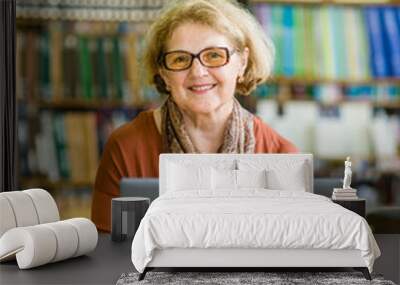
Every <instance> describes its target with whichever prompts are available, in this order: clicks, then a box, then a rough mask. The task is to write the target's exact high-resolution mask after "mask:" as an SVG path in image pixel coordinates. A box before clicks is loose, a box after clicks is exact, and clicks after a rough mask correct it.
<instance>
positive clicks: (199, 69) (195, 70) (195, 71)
mask: <svg viewBox="0 0 400 285" xmlns="http://www.w3.org/2000/svg"><path fill="white" fill-rule="evenodd" d="M207 73H208V69H207V67H205V66H204V65H202V64H201V62H200V60H199V59H198V58H195V59H193V62H192V66H191V67H190V74H191V75H193V76H203V75H205V74H207Z"/></svg>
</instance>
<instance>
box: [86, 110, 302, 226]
mask: <svg viewBox="0 0 400 285" xmlns="http://www.w3.org/2000/svg"><path fill="white" fill-rule="evenodd" d="M254 134H255V139H256V146H255V152H256V153H293V152H297V149H296V147H295V146H294V145H293V144H292V143H290V142H289V141H288V140H286V139H285V138H283V137H281V136H280V135H279V134H278V133H277V132H275V131H274V130H273V129H272V128H270V127H269V126H268V125H266V124H265V123H264V122H262V121H261V119H260V118H259V117H255V119H254ZM161 152H162V141H161V135H160V133H159V131H158V129H157V126H156V123H155V120H154V116H153V111H152V110H150V111H144V112H142V113H140V114H139V115H138V116H137V117H136V118H135V119H134V120H132V121H131V122H129V123H127V124H125V125H123V126H121V127H120V128H118V129H116V130H115V131H114V132H113V133H112V134H111V136H110V138H109V139H108V141H107V144H106V146H105V149H104V152H103V155H102V158H101V161H100V165H99V168H98V170H97V175H96V181H95V185H94V193H93V200H92V220H93V222H94V223H95V224H96V226H97V228H98V229H99V230H102V231H110V230H111V198H114V197H118V196H119V182H120V179H121V178H122V177H158V156H159V154H160V153H161Z"/></svg>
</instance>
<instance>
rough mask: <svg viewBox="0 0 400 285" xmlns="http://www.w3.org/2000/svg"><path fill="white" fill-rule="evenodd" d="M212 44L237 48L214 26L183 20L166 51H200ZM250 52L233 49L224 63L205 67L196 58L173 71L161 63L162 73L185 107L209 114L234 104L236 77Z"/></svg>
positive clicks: (181, 106) (177, 99) (231, 48)
mask: <svg viewBox="0 0 400 285" xmlns="http://www.w3.org/2000/svg"><path fill="white" fill-rule="evenodd" d="M210 47H226V48H228V50H229V51H233V50H235V46H234V45H233V43H232V42H231V41H229V40H228V38H227V37H226V36H224V35H223V34H221V33H219V32H217V31H215V30H214V29H212V28H210V27H208V26H205V25H201V24H196V23H184V24H182V25H180V26H178V27H177V28H176V29H175V30H174V32H173V33H172V35H171V38H170V39H169V41H168V42H167V45H166V50H165V51H166V52H171V51H177V50H180V51H187V52H189V53H192V54H198V53H199V52H200V51H202V50H204V49H206V48H210ZM247 56H248V51H247V49H246V50H245V51H244V52H242V53H239V52H234V53H233V54H232V55H231V56H230V60H229V62H228V63H227V64H226V65H224V66H221V67H205V66H203V65H202V64H201V63H200V61H199V59H198V58H195V59H194V60H193V63H192V66H191V67H190V68H189V69H186V70H182V71H171V70H167V69H166V68H164V67H161V68H160V75H161V77H162V78H163V80H164V81H165V83H166V85H167V88H168V90H169V91H170V93H171V96H172V97H173V99H174V101H175V103H176V104H177V105H178V106H179V108H180V109H181V110H182V111H185V112H189V113H194V114H209V113H212V112H217V111H218V110H221V108H224V107H226V108H231V107H232V103H233V98H234V93H235V88H236V81H237V78H238V77H239V76H241V75H242V74H243V73H244V70H245V68H246V64H247Z"/></svg>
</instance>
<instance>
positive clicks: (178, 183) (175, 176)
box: [167, 162, 211, 191]
mask: <svg viewBox="0 0 400 285" xmlns="http://www.w3.org/2000/svg"><path fill="white" fill-rule="evenodd" d="M194 189H196V190H201V189H203V190H210V189H211V167H208V166H193V165H190V166H188V165H184V164H178V163H173V162H169V163H168V177H167V191H185V190H194Z"/></svg>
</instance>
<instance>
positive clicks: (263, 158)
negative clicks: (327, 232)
mask: <svg viewBox="0 0 400 285" xmlns="http://www.w3.org/2000/svg"><path fill="white" fill-rule="evenodd" d="M239 161H245V162H246V161H251V162H255V163H256V164H258V165H262V166H264V167H268V166H271V165H274V164H276V163H277V162H279V163H281V162H284V163H293V162H294V163H297V162H304V164H305V165H306V166H307V167H306V176H307V177H306V180H307V182H308V183H307V187H306V191H307V192H311V193H313V184H314V168H313V156H312V154H176V153H173V154H172V153H163V154H160V162H159V163H160V164H159V167H160V173H159V174H160V183H159V185H160V186H159V193H160V195H162V194H164V193H165V192H166V182H167V173H168V172H167V170H168V169H167V165H168V162H175V163H179V164H184V165H188V167H190V165H193V166H195V165H203V166H204V165H208V166H218V167H221V165H222V166H224V168H231V169H237V164H238V162H239Z"/></svg>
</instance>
